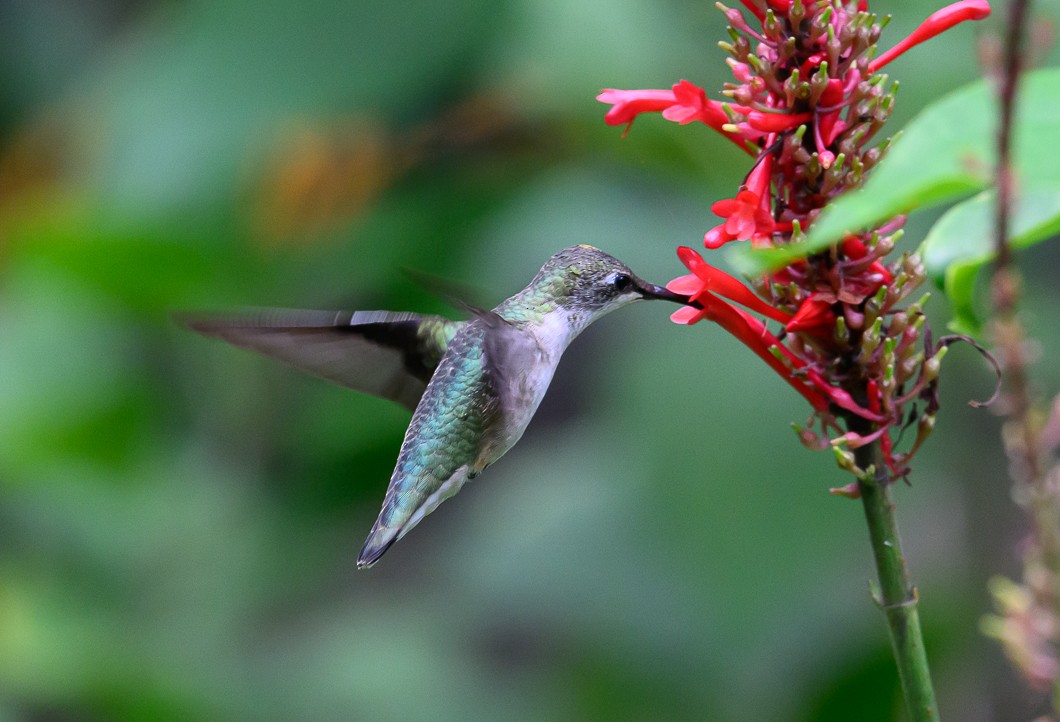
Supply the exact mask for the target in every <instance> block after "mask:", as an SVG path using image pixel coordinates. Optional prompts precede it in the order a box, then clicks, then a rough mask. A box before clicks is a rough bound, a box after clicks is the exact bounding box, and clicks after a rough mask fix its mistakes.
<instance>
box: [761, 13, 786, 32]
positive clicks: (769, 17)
mask: <svg viewBox="0 0 1060 722" xmlns="http://www.w3.org/2000/svg"><path fill="white" fill-rule="evenodd" d="M762 29H763V30H765V32H766V37H767V38H771V39H773V40H776V39H778V38H779V37H780V33H781V30H782V28H781V26H780V23H778V22H777V16H776V15H775V14H774V13H773V8H769V9H768V10H766V19H765V20H764V21H763V22H762Z"/></svg>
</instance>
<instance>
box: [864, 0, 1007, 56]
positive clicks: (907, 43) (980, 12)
mask: <svg viewBox="0 0 1060 722" xmlns="http://www.w3.org/2000/svg"><path fill="white" fill-rule="evenodd" d="M988 15H990V3H988V2H987V0H962V1H961V2H956V3H953V4H952V5H947V6H946V7H944V8H942V9H941V10H937V11H935V12H933V13H932V14H931V15H929V16H928V18H927V20H925V21H924V22H922V23H921V24H920V27H918V28H917V29H916V30H914V31H913V32H912V33H910V34H909V35H907V36H906V37H905V38H904V39H903V40H902V41H901V42H900V43H898V44H897V45H895V46H894V47H893V48H891V49H890V50H888V51H887V52H886V53H884V54H883V55H881V56H880V57H878V58H876V59H875V60H873V61H872V62H870V63H869V72H870V73H875V72H876V71H877V70H879V69H880V68H882V67H883V66H885V65H887V63H889V62H891V61H892V60H894V59H895V58H897V57H898V56H899V55H901V54H902V53H904V52H905V51H907V50H909V49H910V48H912V47H915V46H917V45H919V44H920V43H922V42H924V41H925V40H930V39H931V38H933V37H935V36H936V35H938V34H939V33H944V32H946V31H947V30H949V29H950V28H952V27H953V26H954V25H957V24H958V23H963V22H964V21H965V20H982V19H983V18H985V17H987V16H988Z"/></svg>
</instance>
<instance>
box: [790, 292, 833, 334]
mask: <svg viewBox="0 0 1060 722" xmlns="http://www.w3.org/2000/svg"><path fill="white" fill-rule="evenodd" d="M834 329H835V312H834V311H832V304H831V303H830V302H828V301H826V300H824V299H822V298H821V297H820V294H817V293H814V294H811V295H810V296H809V297H808V298H807V299H806V300H805V301H803V302H802V305H801V306H799V310H798V311H796V312H795V315H794V316H792V317H791V320H790V321H788V322H787V324H786V325H785V326H784V330H785V331H787V332H789V333H795V332H798V331H801V332H803V333H808V334H810V335H812V336H820V337H823V338H830V337H831V336H832V332H833V331H834Z"/></svg>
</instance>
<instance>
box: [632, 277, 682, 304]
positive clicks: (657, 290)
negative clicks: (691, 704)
mask: <svg viewBox="0 0 1060 722" xmlns="http://www.w3.org/2000/svg"><path fill="white" fill-rule="evenodd" d="M637 290H638V291H640V294H641V295H642V296H644V298H646V299H648V300H652V299H655V300H659V301H673V302H674V303H680V304H682V305H685V306H687V305H688V304H689V303H690V302H691V300H692V299H691V297H690V296H685V295H684V294H681V293H674V292H673V291H671V290H669V289H666V288H663V287H662V286H656V285H655V284H654V283H647V282H646V281H642V280H640V279H639V278H638V279H637Z"/></svg>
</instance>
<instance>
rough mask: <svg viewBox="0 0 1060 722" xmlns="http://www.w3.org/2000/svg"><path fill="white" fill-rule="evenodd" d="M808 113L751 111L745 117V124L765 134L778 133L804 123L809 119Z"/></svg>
mask: <svg viewBox="0 0 1060 722" xmlns="http://www.w3.org/2000/svg"><path fill="white" fill-rule="evenodd" d="M811 117H812V116H811V114H810V113H796V114H794V115H791V114H789V113H765V112H763V111H761V110H752V111H751V112H750V113H749V114H748V115H747V123H748V124H749V125H750V126H751V127H752V128H754V129H755V130H761V131H763V132H766V133H779V132H781V131H782V130H787V129H788V128H794V127H795V126H797V125H801V124H802V123H805V122H806V121H808V120H809V119H810V118H811Z"/></svg>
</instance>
